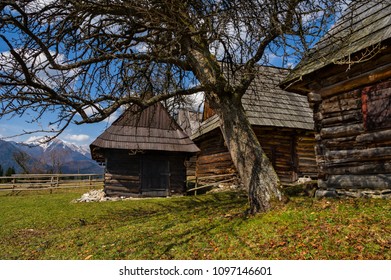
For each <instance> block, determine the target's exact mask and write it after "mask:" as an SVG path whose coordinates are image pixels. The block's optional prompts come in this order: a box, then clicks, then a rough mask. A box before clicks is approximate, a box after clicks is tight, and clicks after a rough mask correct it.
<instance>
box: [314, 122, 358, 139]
mask: <svg viewBox="0 0 391 280" xmlns="http://www.w3.org/2000/svg"><path fill="white" fill-rule="evenodd" d="M362 132H364V127H363V125H362V124H354V125H344V124H343V125H340V126H334V127H325V128H323V129H322V130H321V131H320V136H321V137H322V139H327V138H338V137H348V136H353V135H359V134H361V133H362Z"/></svg>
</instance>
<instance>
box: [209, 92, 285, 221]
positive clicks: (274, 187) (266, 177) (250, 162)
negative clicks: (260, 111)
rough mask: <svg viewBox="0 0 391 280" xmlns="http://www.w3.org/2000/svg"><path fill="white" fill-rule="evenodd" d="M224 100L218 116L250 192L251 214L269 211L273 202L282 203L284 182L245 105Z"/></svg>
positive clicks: (238, 169)
mask: <svg viewBox="0 0 391 280" xmlns="http://www.w3.org/2000/svg"><path fill="white" fill-rule="evenodd" d="M224 99H225V100H221V101H222V102H221V103H220V104H219V105H220V106H219V108H218V109H217V110H216V113H217V114H218V115H219V117H220V127H221V131H222V133H223V136H224V139H225V142H226V144H227V147H228V150H229V151H230V154H231V157H232V161H233V163H234V165H235V167H236V169H237V171H238V173H239V176H240V178H241V180H242V182H243V184H244V185H245V187H246V189H247V190H248V198H249V203H250V209H249V214H255V213H257V212H265V211H268V210H270V209H271V202H272V201H273V200H279V201H280V200H282V192H281V184H280V180H279V178H278V175H277V173H276V172H275V170H274V168H273V166H272V163H271V161H270V160H269V159H268V157H267V156H266V154H265V153H264V151H263V150H262V147H261V145H260V143H259V141H258V139H257V137H256V135H255V133H254V131H253V130H252V127H251V124H250V122H249V121H248V118H247V116H246V114H245V111H244V109H243V106H242V103H241V101H240V100H233V99H234V98H224Z"/></svg>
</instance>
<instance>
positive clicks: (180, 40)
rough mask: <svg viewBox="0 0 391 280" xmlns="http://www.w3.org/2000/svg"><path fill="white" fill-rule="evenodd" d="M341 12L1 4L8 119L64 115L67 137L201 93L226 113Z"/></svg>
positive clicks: (241, 6) (235, 4)
mask: <svg viewBox="0 0 391 280" xmlns="http://www.w3.org/2000/svg"><path fill="white" fill-rule="evenodd" d="M337 2H339V1H323V0H319V1H302V0H284V1H277V0H268V1H266V0H265V1H263V0H248V1H239V0H233V1H228V0H223V1H213V0H204V1H195V0H187V1H183V0H160V1H156V0H127V1H118V0H111V1H102V0H89V1H76V0H59V1H49V0H48V1H0V8H1V9H0V13H1V20H0V42H1V44H4V45H5V46H6V51H4V52H3V53H1V54H0V60H1V63H0V99H1V112H0V118H1V117H4V116H6V115H10V114H17V115H23V114H25V113H26V112H27V111H33V112H34V113H35V116H36V117H35V118H36V119H39V118H40V117H41V116H42V115H43V114H45V113H47V112H51V113H53V112H56V113H57V114H58V118H57V119H56V120H55V121H53V123H52V125H53V126H52V127H53V129H54V130H56V131H57V132H61V131H62V130H63V129H65V127H67V126H68V125H69V124H70V123H71V122H76V123H91V122H99V121H101V120H104V119H106V118H107V117H108V116H110V115H111V114H113V113H114V112H115V111H116V110H117V109H118V108H120V107H121V106H123V105H130V104H138V105H139V106H140V107H142V108H144V107H147V106H150V105H152V104H154V103H156V102H159V101H163V100H168V99H172V98H176V99H177V100H181V99H182V98H181V96H187V95H192V94H195V93H200V92H206V93H207V98H208V99H210V100H211V101H214V104H215V106H218V103H219V102H220V101H221V100H220V97H221V96H222V95H227V94H236V95H238V98H240V97H241V96H242V95H243V94H244V92H245V90H246V89H247V88H248V86H249V85H250V83H251V81H252V80H253V78H254V75H256V70H255V69H256V65H257V64H271V63H272V61H271V59H272V58H273V57H277V56H278V57H282V58H283V63H282V65H283V66H286V65H287V64H289V63H291V61H290V60H289V59H288V56H289V57H291V56H292V55H296V54H298V53H299V52H300V53H301V52H302V51H305V50H306V49H307V48H308V47H309V46H311V44H312V40H314V38H316V37H317V36H319V35H320V34H321V33H322V30H325V28H324V27H325V25H327V24H328V22H329V21H330V20H331V16H332V15H333V13H334V12H335V7H337V5H336V3H337ZM224 66H225V67H228V68H225V69H224ZM227 69H228V70H229V72H230V73H231V74H230V75H229V76H232V77H234V79H232V80H230V79H228V78H227V76H226V75H225V74H224V73H226V72H227ZM233 80H235V82H232V81H233ZM238 81H239V82H238ZM146 93H152V95H148V96H151V98H148V99H145V98H143V97H144V96H145V94H146ZM212 103H213V102H212ZM91 111H92V112H93V113H89V112H91Z"/></svg>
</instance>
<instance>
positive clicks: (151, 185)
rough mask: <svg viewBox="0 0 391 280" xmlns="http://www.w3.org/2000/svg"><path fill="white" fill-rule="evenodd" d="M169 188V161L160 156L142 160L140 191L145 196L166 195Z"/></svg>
mask: <svg viewBox="0 0 391 280" xmlns="http://www.w3.org/2000/svg"><path fill="white" fill-rule="evenodd" d="M169 190H170V162H169V161H168V160H165V159H161V158H153V157H145V158H144V159H143V160H142V172H141V192H142V194H143V195H146V196H167V195H168V194H169Z"/></svg>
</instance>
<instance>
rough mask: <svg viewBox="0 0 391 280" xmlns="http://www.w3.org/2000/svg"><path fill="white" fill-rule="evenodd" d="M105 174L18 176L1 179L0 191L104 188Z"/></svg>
mask: <svg viewBox="0 0 391 280" xmlns="http://www.w3.org/2000/svg"><path fill="white" fill-rule="evenodd" d="M103 180H104V179H103V174H17V175H13V176H10V177H0V191H26V190H53V189H65V188H82V187H91V188H93V187H103Z"/></svg>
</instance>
